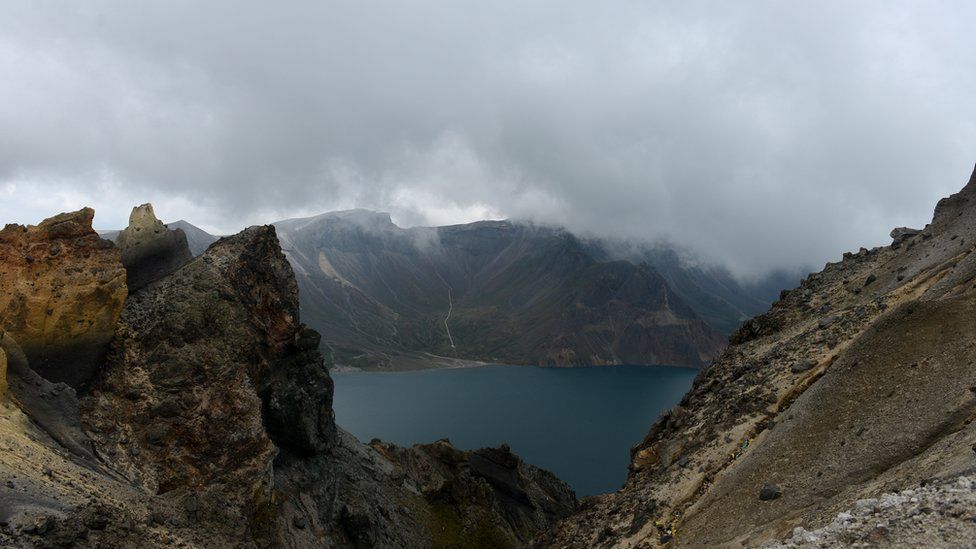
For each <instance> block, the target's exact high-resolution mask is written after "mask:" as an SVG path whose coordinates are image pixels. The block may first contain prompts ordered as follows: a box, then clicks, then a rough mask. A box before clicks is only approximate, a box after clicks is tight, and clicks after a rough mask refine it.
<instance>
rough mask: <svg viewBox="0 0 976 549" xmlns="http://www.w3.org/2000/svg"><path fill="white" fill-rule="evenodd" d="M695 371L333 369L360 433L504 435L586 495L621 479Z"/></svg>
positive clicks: (340, 409) (342, 412)
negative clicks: (640, 445)
mask: <svg viewBox="0 0 976 549" xmlns="http://www.w3.org/2000/svg"><path fill="white" fill-rule="evenodd" d="M697 373H698V371H697V370H692V369H687V368H674V367H666V366H600V367H589V368H539V367H534V366H500V365H499V366H495V365H493V366H481V367H476V368H458V369H440V370H421V371H412V372H390V373H386V372H333V373H332V377H333V378H334V380H335V401H334V408H335V414H336V421H337V423H338V424H339V426H340V427H342V428H343V429H346V430H347V431H349V432H351V433H352V434H354V435H355V436H356V437H358V438H359V439H360V440H362V441H364V442H369V441H370V440H371V439H373V438H378V439H381V440H384V441H388V442H394V443H397V444H400V445H404V446H409V445H411V444H416V443H428V442H433V441H435V440H438V439H442V438H447V439H449V440H450V441H451V442H452V443H453V444H454V446H456V447H458V448H461V449H465V450H471V449H477V448H483V447H496V446H499V445H501V444H502V443H507V444H508V445H509V446H511V448H512V451H513V452H515V453H516V454H518V455H519V456H520V457H521V458H522V459H523V460H525V461H526V462H528V463H531V464H533V465H536V466H538V467H542V468H544V469H548V470H550V471H552V472H553V473H555V474H556V475H557V476H558V477H559V478H561V479H563V480H564V481H566V482H567V483H569V485H570V486H572V487H573V489H574V490H575V491H576V493H577V495H578V496H588V495H594V494H600V493H606V492H612V491H615V490H617V489H618V488H620V487H621V486H622V485H623V483H624V481H625V480H626V477H627V465H628V463H629V461H630V448H631V446H633V445H635V444H637V443H638V442H640V441H641V440H642V439H643V437H644V435H646V434H647V432H648V430H649V429H650V427H651V425H652V424H653V422H654V420H655V419H657V417H658V416H659V415H660V414H661V412H663V411H665V410H667V409H668V408H671V407H672V406H674V405H675V404H677V403H678V402H679V401H680V400H681V397H682V396H683V395H684V393H685V392H687V390H688V389H689V388H690V387H691V383H692V380H693V379H694V377H695V375H696V374H697Z"/></svg>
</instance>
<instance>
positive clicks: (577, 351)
mask: <svg viewBox="0 0 976 549" xmlns="http://www.w3.org/2000/svg"><path fill="white" fill-rule="evenodd" d="M275 225H276V227H277V228H278V230H279V233H280V235H281V238H282V241H283V245H284V248H285V249H286V250H287V253H288V257H289V260H290V261H291V262H292V265H293V266H294V267H295V270H296V274H297V276H298V281H299V286H300V287H301V290H302V292H301V296H302V310H303V313H304V315H305V319H306V321H307V322H308V323H309V325H311V326H312V327H314V328H315V329H317V330H318V331H320V332H321V333H322V334H323V341H324V342H325V343H326V345H327V349H328V351H329V352H330V353H331V355H332V356H333V357H334V360H335V361H336V362H337V363H340V364H348V365H354V366H364V367H377V366H379V367H385V368H411V367H417V366H423V365H429V364H430V363H431V362H434V361H436V357H450V358H460V359H467V360H477V361H486V362H507V363H514V364H542V365H549V366H575V365H593V364H597V365H598V364H620V363H629V364H673V365H684V366H700V365H701V364H703V363H704V361H706V360H707V359H708V357H710V356H712V355H713V354H714V353H715V352H717V351H718V349H720V348H721V346H722V345H723V344H724V338H723V337H722V336H721V335H720V334H719V333H718V332H717V331H716V330H714V329H712V328H711V327H710V326H709V325H708V324H707V323H705V322H704V321H702V320H701V319H700V318H699V317H698V316H697V315H696V314H695V312H694V311H693V310H692V309H691V308H690V307H688V306H687V305H686V304H685V303H684V302H683V301H682V300H681V298H680V297H678V296H677V295H676V294H675V293H674V292H672V291H671V289H670V288H669V286H668V285H667V283H666V282H665V281H664V279H663V278H662V277H661V276H660V275H659V274H658V273H657V272H656V271H655V270H654V269H653V268H652V267H650V266H649V265H647V264H643V263H641V264H634V263H630V262H627V261H610V260H602V259H599V258H597V257H596V256H595V255H594V254H593V253H592V251H591V250H589V249H588V246H587V245H586V243H584V242H582V241H581V240H580V239H578V238H577V237H575V236H573V235H572V234H570V233H568V232H566V231H563V230H559V229H551V228H544V227H534V226H529V225H517V224H512V223H509V222H498V221H485V222H478V223H472V224H468V225H457V226H448V227H437V228H413V229H401V228H400V227H397V226H396V225H394V224H393V223H392V222H391V221H390V218H389V215H387V214H379V213H374V212H366V211H361V210H354V211H349V212H335V213H331V214H324V215H322V216H318V217H315V218H307V219H294V220H288V221H283V222H279V223H276V224H275ZM431 355H435V356H433V357H432V356H431Z"/></svg>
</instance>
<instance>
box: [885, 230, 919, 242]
mask: <svg viewBox="0 0 976 549" xmlns="http://www.w3.org/2000/svg"><path fill="white" fill-rule="evenodd" d="M920 232H922V231H920V230H918V229H910V228H908V227H898V228H897V229H892V231H891V239H892V240H893V241H894V242H893V243H894V244H901V243H902V242H904V241H906V240H908V239H909V238H912V237H913V236H918V233H920Z"/></svg>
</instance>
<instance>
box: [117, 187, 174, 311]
mask: <svg viewBox="0 0 976 549" xmlns="http://www.w3.org/2000/svg"><path fill="white" fill-rule="evenodd" d="M115 242H116V244H118V246H119V249H120V250H121V252H122V264H123V265H125V269H126V272H127V273H128V279H127V281H128V286H129V291H130V292H135V291H136V290H138V289H140V288H142V287H144V286H146V285H147V284H150V283H152V282H155V281H156V280H159V279H160V278H162V277H164V276H166V275H168V274H170V273H172V272H173V271H175V270H177V269H179V268H180V267H182V266H183V265H186V264H187V263H189V262H190V260H191V259H193V254H192V253H191V252H190V247H189V245H188V244H187V240H186V233H184V232H183V229H176V230H170V229H168V228H166V225H163V222H162V221H160V220H159V219H156V214H155V213H154V212H153V207H152V204H143V205H141V206H136V207H135V208H132V213H131V214H130V215H129V226H128V227H126V228H125V230H123V231H122V232H121V233H119V235H118V237H116V239H115Z"/></svg>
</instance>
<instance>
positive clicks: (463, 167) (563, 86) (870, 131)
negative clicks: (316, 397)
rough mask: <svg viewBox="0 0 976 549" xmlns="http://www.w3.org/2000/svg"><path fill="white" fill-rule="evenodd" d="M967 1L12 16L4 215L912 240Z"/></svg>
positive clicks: (935, 191)
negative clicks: (321, 217) (368, 215)
mask: <svg viewBox="0 0 976 549" xmlns="http://www.w3.org/2000/svg"><path fill="white" fill-rule="evenodd" d="M973 19H976V7H974V5H973V4H972V3H970V2H961V1H947V2H939V3H938V4H935V5H933V4H932V3H926V2H910V1H896V2H894V3H891V2H883V3H882V2H864V3H851V2H844V1H831V2H817V3H815V4H807V3H794V2H790V3H783V2H768V1H762V0H756V1H747V2H746V3H745V4H744V5H743V4H740V3H735V4H732V3H721V4H718V5H716V3H711V2H697V1H693V2H681V3H673V2H661V1H648V2H625V3H623V4H621V3H612V4H611V3H592V2H573V3H569V4H567V3H566V2H557V1H554V0H543V1H539V2H532V3H526V2H518V1H514V0H499V1H496V2H491V3H483V4H480V5H478V6H470V5H461V4H454V3H450V2H439V1H436V0H430V1H428V0H420V1H418V2H412V3H411V4H410V5H409V6H406V5H403V6H396V7H390V6H386V7H385V9H377V8H376V7H375V6H374V5H373V4H370V3H350V2H334V1H323V2H308V1H305V0H298V1H295V2H288V3H287V4H284V5H282V4H278V3H270V4H254V5H248V6H246V7H242V6H241V5H240V4H239V3H237V2H230V1H228V0H215V1H214V2H208V4H207V7H206V8H200V7H196V6H189V5H187V4H185V3H180V2H150V3H149V4H147V5H144V4H143V3H140V4H139V5H135V4H133V3H131V2H127V1H122V0H91V1H86V2H83V3H71V4H70V5H68V6H64V5H61V4H57V3H48V2H35V1H29V0H12V1H9V2H4V3H3V5H2V6H0V37H2V38H0V73H2V74H4V75H5V76H6V78H5V85H4V86H2V87H0V127H2V128H4V132H3V135H2V137H0V198H2V199H0V218H3V219H4V220H6V221H8V222H14V221H18V222H21V223H35V222H37V220H38V219H42V218H44V217H45V216H47V215H49V214H50V212H51V211H55V210H56V211H62V210H75V209H77V208H79V207H81V206H83V205H89V206H92V207H94V208H95V210H96V211H97V212H98V215H99V217H98V218H97V219H96V226H98V227H101V228H111V227H122V226H124V225H125V221H126V219H125V216H126V214H127V212H128V211H129V208H131V207H132V205H133V204H138V203H142V202H147V201H148V202H152V203H153V204H154V205H155V206H156V207H157V208H158V209H159V211H164V212H169V216H170V219H187V220H191V221H194V222H196V223H205V224H206V225H205V226H203V228H204V229H207V230H208V231H209V232H211V233H213V234H233V233H236V232H237V231H239V230H240V229H242V228H243V227H245V226H249V225H253V224H259V223H264V222H267V220H269V219H284V218H288V217H304V216H309V215H314V214H317V213H321V212H324V211H330V210H340V209H348V208H356V207H359V208H368V209H372V210H379V211H389V212H391V214H392V216H393V220H394V221H395V222H396V223H397V224H398V225H400V226H404V227H410V226H426V225H447V224H456V223H466V222H472V221H477V220H482V219H499V218H506V219H515V220H524V221H534V222H537V223H546V224H552V225H557V226H562V227H567V228H568V229H570V230H572V231H573V232H574V233H576V234H589V233H592V234H593V235H595V236H598V237H614V238H634V237H636V238H644V239H651V240H653V239H656V238H662V237H666V238H669V239H670V240H671V241H673V242H674V243H675V244H677V245H678V246H680V247H682V248H688V249H690V250H692V251H693V252H694V254H695V255H696V256H698V257H701V258H703V259H706V260H708V261H710V262H714V263H718V264H721V265H725V266H726V267H727V268H729V269H730V270H732V271H733V272H734V273H735V274H736V275H737V276H744V275H747V276H757V275H760V276H761V275H764V274H767V273H769V272H771V271H773V270H775V269H776V268H794V267H799V266H803V265H815V266H820V265H822V264H823V263H824V262H825V261H827V260H834V259H836V257H835V252H836V250H841V249H852V248H856V247H858V246H861V245H880V244H883V243H885V241H886V238H887V232H888V230H889V229H890V228H891V227H893V226H906V225H907V226H920V225H922V224H924V223H925V221H927V219H928V215H929V213H930V212H928V207H927V205H928V204H931V203H934V202H935V201H936V200H937V199H938V198H939V197H941V196H944V195H947V194H949V193H950V192H952V191H954V190H955V189H953V188H952V187H951V183H950V182H951V181H953V180H954V177H955V176H956V174H958V173H962V172H964V171H965V170H967V169H968V168H969V167H970V166H969V164H970V161H971V147H970V145H969V144H970V143H972V142H973V140H974V139H976V126H974V124H973V120H976V94H974V93H972V90H973V89H974V88H976V82H974V75H973V71H972V70H971V68H972V67H973V66H976V47H974V45H973V39H972V32H971V29H970V28H969V25H968V24H967V22H968V21H972V20H973Z"/></svg>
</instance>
